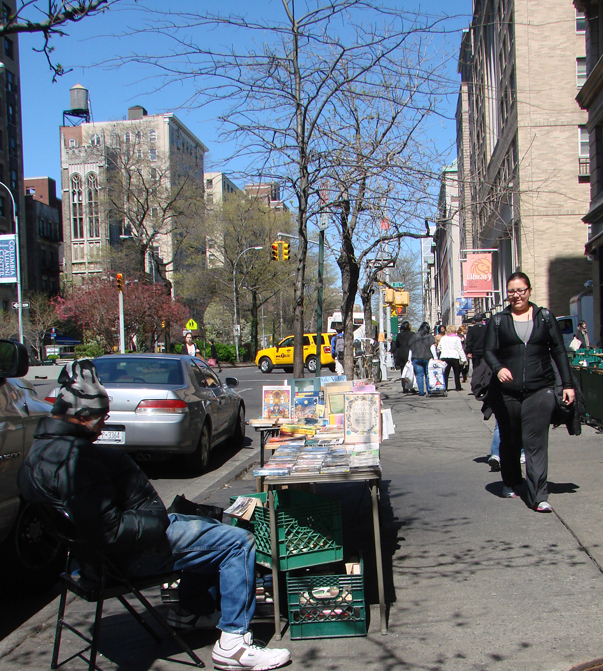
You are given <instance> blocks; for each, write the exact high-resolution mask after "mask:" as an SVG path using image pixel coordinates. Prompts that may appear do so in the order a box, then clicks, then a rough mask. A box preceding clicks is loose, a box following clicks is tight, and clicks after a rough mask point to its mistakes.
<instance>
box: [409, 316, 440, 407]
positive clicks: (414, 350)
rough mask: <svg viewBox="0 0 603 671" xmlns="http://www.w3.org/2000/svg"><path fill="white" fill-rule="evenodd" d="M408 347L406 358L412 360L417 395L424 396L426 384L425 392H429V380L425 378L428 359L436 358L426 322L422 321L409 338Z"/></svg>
mask: <svg viewBox="0 0 603 671" xmlns="http://www.w3.org/2000/svg"><path fill="white" fill-rule="evenodd" d="M408 347H409V349H410V352H409V353H408V359H409V361H412V366H413V371H414V374H415V377H416V379H417V386H418V388H419V396H425V387H426V386H427V392H429V381H428V380H427V366H428V365H429V360H430V359H437V358H438V353H437V350H436V344H435V338H434V337H433V336H432V335H431V329H430V328H429V324H428V323H427V322H423V323H422V324H421V326H419V330H418V331H417V332H416V333H415V335H414V336H413V337H412V338H411V339H410V342H409V343H408ZM426 381H427V385H426Z"/></svg>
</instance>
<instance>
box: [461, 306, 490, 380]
mask: <svg viewBox="0 0 603 671" xmlns="http://www.w3.org/2000/svg"><path fill="white" fill-rule="evenodd" d="M485 339H486V322H485V321H484V315H483V314H482V313H481V312H477V313H476V314H475V316H474V317H473V326H471V327H470V328H469V329H468V331H467V337H466V338H465V352H466V354H467V358H468V359H471V362H472V363H473V370H475V369H476V368H477V367H478V366H479V365H480V363H481V360H482V358H483V356H484V341H485Z"/></svg>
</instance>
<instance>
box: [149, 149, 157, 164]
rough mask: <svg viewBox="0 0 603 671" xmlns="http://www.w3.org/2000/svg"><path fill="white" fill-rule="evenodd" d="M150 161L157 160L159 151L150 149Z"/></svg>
mask: <svg viewBox="0 0 603 671" xmlns="http://www.w3.org/2000/svg"><path fill="white" fill-rule="evenodd" d="M149 160H150V161H156V160H157V149H149Z"/></svg>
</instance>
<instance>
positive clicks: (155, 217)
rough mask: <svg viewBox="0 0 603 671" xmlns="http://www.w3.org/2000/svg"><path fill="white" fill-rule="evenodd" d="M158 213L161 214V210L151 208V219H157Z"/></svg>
mask: <svg viewBox="0 0 603 671" xmlns="http://www.w3.org/2000/svg"><path fill="white" fill-rule="evenodd" d="M158 212H159V210H158V209H157V208H156V207H152V208H151V218H152V219H157V213H158Z"/></svg>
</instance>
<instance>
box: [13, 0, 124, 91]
mask: <svg viewBox="0 0 603 671" xmlns="http://www.w3.org/2000/svg"><path fill="white" fill-rule="evenodd" d="M117 2H119V0H71V1H70V0H44V1H42V0H19V1H18V3H17V7H16V8H15V10H14V12H13V11H12V10H11V9H10V7H8V5H6V4H4V5H3V12H2V15H1V19H2V20H1V21H0V37H1V36H4V35H16V34H20V33H41V34H42V36H43V37H44V43H43V46H42V48H41V49H35V50H34V51H38V52H40V53H43V54H44V55H45V56H46V59H47V61H48V65H49V67H50V69H51V71H52V72H53V78H52V80H53V81H56V79H57V77H60V76H61V75H64V74H66V73H67V72H71V70H65V69H64V68H63V66H62V65H61V64H60V63H53V62H52V52H53V51H54V47H52V46H50V40H51V39H52V37H56V36H63V35H65V34H66V33H65V31H64V30H63V28H64V27H65V26H66V25H68V24H71V23H77V22H78V21H81V20H82V19H84V18H86V17H87V16H94V15H95V14H98V13H99V12H103V11H106V10H107V9H109V7H110V6H111V5H114V4H115V3H117Z"/></svg>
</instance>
